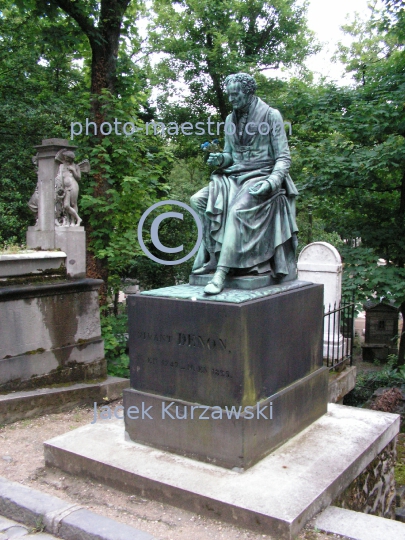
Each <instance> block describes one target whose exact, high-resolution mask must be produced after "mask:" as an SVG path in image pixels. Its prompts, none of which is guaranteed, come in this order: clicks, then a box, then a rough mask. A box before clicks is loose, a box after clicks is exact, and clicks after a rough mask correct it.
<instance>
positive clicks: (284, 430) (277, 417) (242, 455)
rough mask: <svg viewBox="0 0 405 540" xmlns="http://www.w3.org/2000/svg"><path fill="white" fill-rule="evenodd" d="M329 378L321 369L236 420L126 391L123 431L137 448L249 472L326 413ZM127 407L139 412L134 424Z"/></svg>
mask: <svg viewBox="0 0 405 540" xmlns="http://www.w3.org/2000/svg"><path fill="white" fill-rule="evenodd" d="M328 373H329V371H328V369H327V368H320V369H318V370H317V371H315V372H314V373H312V374H311V375H308V376H307V377H304V378H303V379H300V380H299V381H297V382H295V383H294V384H292V385H290V386H288V387H287V388H284V389H283V390H281V391H279V392H277V393H276V394H274V395H272V396H270V397H269V398H267V399H266V400H262V401H260V402H258V404H257V405H255V406H253V407H248V411H246V409H245V408H242V407H240V408H239V407H236V408H235V409H234V411H238V410H239V409H240V410H241V411H244V412H242V414H241V416H240V417H239V419H236V418H235V413H233V414H231V413H232V408H231V407H228V408H227V409H224V408H222V409H221V408H220V407H206V406H201V408H196V407H198V404H196V403H191V402H186V401H181V400H179V399H170V398H166V397H164V396H157V395H153V394H147V393H144V392H139V391H137V390H133V389H127V390H124V407H125V411H126V415H125V427H126V431H127V433H128V435H129V437H130V438H131V439H132V440H133V441H135V442H138V443H142V444H146V445H149V446H153V447H156V448H159V449H161V450H166V451H169V452H174V453H176V454H180V455H183V456H187V457H190V458H193V459H197V460H200V461H205V462H208V463H214V464H215V465H219V466H222V467H226V468H229V469H232V468H235V467H236V468H238V469H247V468H248V467H251V466H252V465H254V464H255V463H257V462H258V461H259V460H260V459H262V458H263V457H265V456H266V455H267V454H269V453H270V452H271V451H272V450H274V449H275V448H277V447H278V446H280V445H281V444H283V443H284V442H286V441H287V440H288V439H290V438H291V437H293V436H294V435H296V434H297V433H299V432H300V431H302V430H303V429H304V428H306V427H307V426H309V425H310V424H311V423H312V422H314V421H315V420H317V419H318V418H319V417H321V416H322V415H323V414H325V413H326V409H327V396H328ZM170 404H172V405H170ZM162 406H163V407H165V409H166V411H168V413H169V414H167V413H166V412H164V411H163V410H162ZM130 407H137V409H138V410H139V418H138V419H130V418H129V417H128V414H129V413H130V414H131V415H132V416H137V414H136V413H137V410H136V409H130ZM148 407H152V408H151V409H149V411H148ZM192 407H194V410H193V411H192ZM221 410H222V412H221ZM142 411H147V412H148V414H149V415H150V416H151V417H152V419H150V418H148V416H147V414H143V418H142ZM226 411H228V415H229V416H231V418H228V415H227V412H226ZM259 411H261V414H260V413H259ZM191 415H193V419H192V418H191ZM221 415H222V419H221V418H220V416H221ZM212 416H213V417H212ZM171 417H173V418H171ZM183 417H185V418H183ZM252 417H253V418H252ZM258 417H259V418H258Z"/></svg>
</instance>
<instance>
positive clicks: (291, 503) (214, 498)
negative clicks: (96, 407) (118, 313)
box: [44, 404, 400, 540]
mask: <svg viewBox="0 0 405 540" xmlns="http://www.w3.org/2000/svg"><path fill="white" fill-rule="evenodd" d="M121 412H122V411H120V413H121ZM399 421H400V418H399V416H398V415H393V414H389V413H383V412H377V411H371V410H366V409H357V408H354V407H346V406H342V405H335V404H330V405H329V412H328V413H327V414H325V415H324V416H322V417H321V418H320V419H319V420H317V421H316V422H314V423H313V424H311V426H309V427H308V428H307V429H305V430H304V431H302V432H301V433H299V434H298V435H297V436H295V437H294V438H292V439H290V440H289V441H288V442H287V443H285V444H284V445H283V446H281V447H279V448H278V449H277V450H275V451H274V452H273V453H272V454H270V455H269V456H267V457H266V458H264V459H263V460H262V461H260V462H259V463H257V464H256V465H254V466H253V467H251V468H250V469H248V470H247V471H245V472H243V473H238V472H235V471H231V470H227V469H223V468H221V467H217V466H215V465H211V464H207V463H201V462H198V461H194V460H191V459H188V458H185V457H181V456H177V455H175V454H171V453H169V452H163V451H161V450H155V449H152V448H150V447H147V446H144V445H141V444H137V443H133V442H130V441H126V440H125V438H124V429H123V422H122V421H118V420H116V421H114V420H105V421H98V422H96V423H95V424H93V425H90V424H89V425H88V426H84V427H81V428H79V429H76V430H74V431H70V432H68V433H66V434H64V435H61V436H59V437H55V438H54V439H52V440H49V441H47V442H46V443H45V444H44V447H45V463H46V465H47V466H51V467H59V468H60V469H62V470H63V471H66V472H68V473H71V474H78V475H87V476H90V477H92V478H94V479H96V480H97V482H103V483H105V484H108V485H111V486H114V487H116V488H119V489H123V490H126V491H128V492H131V493H134V492H137V493H141V494H142V496H147V497H150V498H152V499H155V500H160V501H164V502H166V503H169V504H172V505H176V506H179V507H182V508H186V509H188V510H191V511H194V512H198V513H203V514H205V515H209V516H211V517H213V518H215V519H221V520H224V521H229V522H231V523H233V524H235V525H238V526H241V527H245V528H251V529H254V530H259V531H261V532H263V533H266V534H273V535H274V536H275V537H276V538H284V539H288V540H290V539H292V538H293V537H294V536H295V535H296V534H298V532H299V531H300V529H302V527H303V526H304V525H305V523H306V522H307V521H309V520H310V519H311V518H312V517H313V516H315V515H316V514H317V513H318V512H320V511H321V510H323V509H325V508H326V507H327V506H329V505H330V504H331V502H332V501H333V500H334V499H336V498H337V497H338V496H339V494H340V493H342V491H343V490H344V489H345V488H347V487H348V486H349V485H350V484H351V482H352V481H353V480H354V479H355V478H357V476H359V474H361V473H362V471H364V469H365V468H366V467H367V466H368V464H369V463H370V462H371V461H372V460H373V459H374V458H375V457H376V456H377V455H378V454H379V453H380V452H381V451H382V450H383V449H384V448H385V447H386V446H387V445H388V444H389V443H390V442H391V441H392V439H393V438H394V437H395V436H396V435H397V433H398V431H399ZM95 448H96V449H97V451H96V452H95Z"/></svg>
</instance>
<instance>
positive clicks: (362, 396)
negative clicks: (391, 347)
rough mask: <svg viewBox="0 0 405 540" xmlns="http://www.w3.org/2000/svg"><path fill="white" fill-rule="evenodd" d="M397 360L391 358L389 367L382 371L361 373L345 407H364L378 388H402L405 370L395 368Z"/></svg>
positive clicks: (347, 397) (348, 395)
mask: <svg viewBox="0 0 405 540" xmlns="http://www.w3.org/2000/svg"><path fill="white" fill-rule="evenodd" d="M395 361H396V358H391V361H390V362H388V364H387V366H386V367H384V369H382V370H381V371H369V372H363V373H360V375H358V377H357V381H356V386H355V387H354V388H353V390H352V391H351V392H349V393H348V394H347V395H346V396H345V398H344V400H343V403H344V405H351V406H352V407H362V406H363V405H364V404H365V403H366V402H367V401H368V400H369V399H370V398H371V396H372V395H373V394H374V392H375V391H376V390H377V388H381V387H388V388H391V387H400V386H402V385H403V384H405V368H404V367H403V366H401V367H400V368H398V367H394V362H395Z"/></svg>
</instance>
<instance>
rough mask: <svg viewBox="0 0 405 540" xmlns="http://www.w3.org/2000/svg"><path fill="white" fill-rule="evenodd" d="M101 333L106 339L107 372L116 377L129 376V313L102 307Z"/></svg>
mask: <svg viewBox="0 0 405 540" xmlns="http://www.w3.org/2000/svg"><path fill="white" fill-rule="evenodd" d="M100 315H101V335H102V336H103V339H104V350H105V358H106V360H107V372H108V374H109V375H114V376H115V377H126V378H128V377H129V356H128V354H127V340H128V314H127V311H126V309H125V311H124V312H122V313H118V315H114V314H111V313H110V311H109V308H108V307H106V306H103V307H102V308H101V313H100Z"/></svg>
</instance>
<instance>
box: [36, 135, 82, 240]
mask: <svg viewBox="0 0 405 540" xmlns="http://www.w3.org/2000/svg"><path fill="white" fill-rule="evenodd" d="M36 148H37V150H38V153H37V155H36V161H37V164H38V178H39V189H38V221H37V223H36V225H35V226H33V227H28V231H27V246H28V247H29V248H41V249H55V178H56V175H57V172H58V168H59V163H58V162H56V161H55V156H56V154H57V153H58V152H59V151H60V150H62V149H63V148H69V149H70V150H74V149H75V148H76V146H70V145H69V142H68V141H67V140H66V139H57V138H55V139H44V140H43V141H42V144H41V145H38V146H36Z"/></svg>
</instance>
